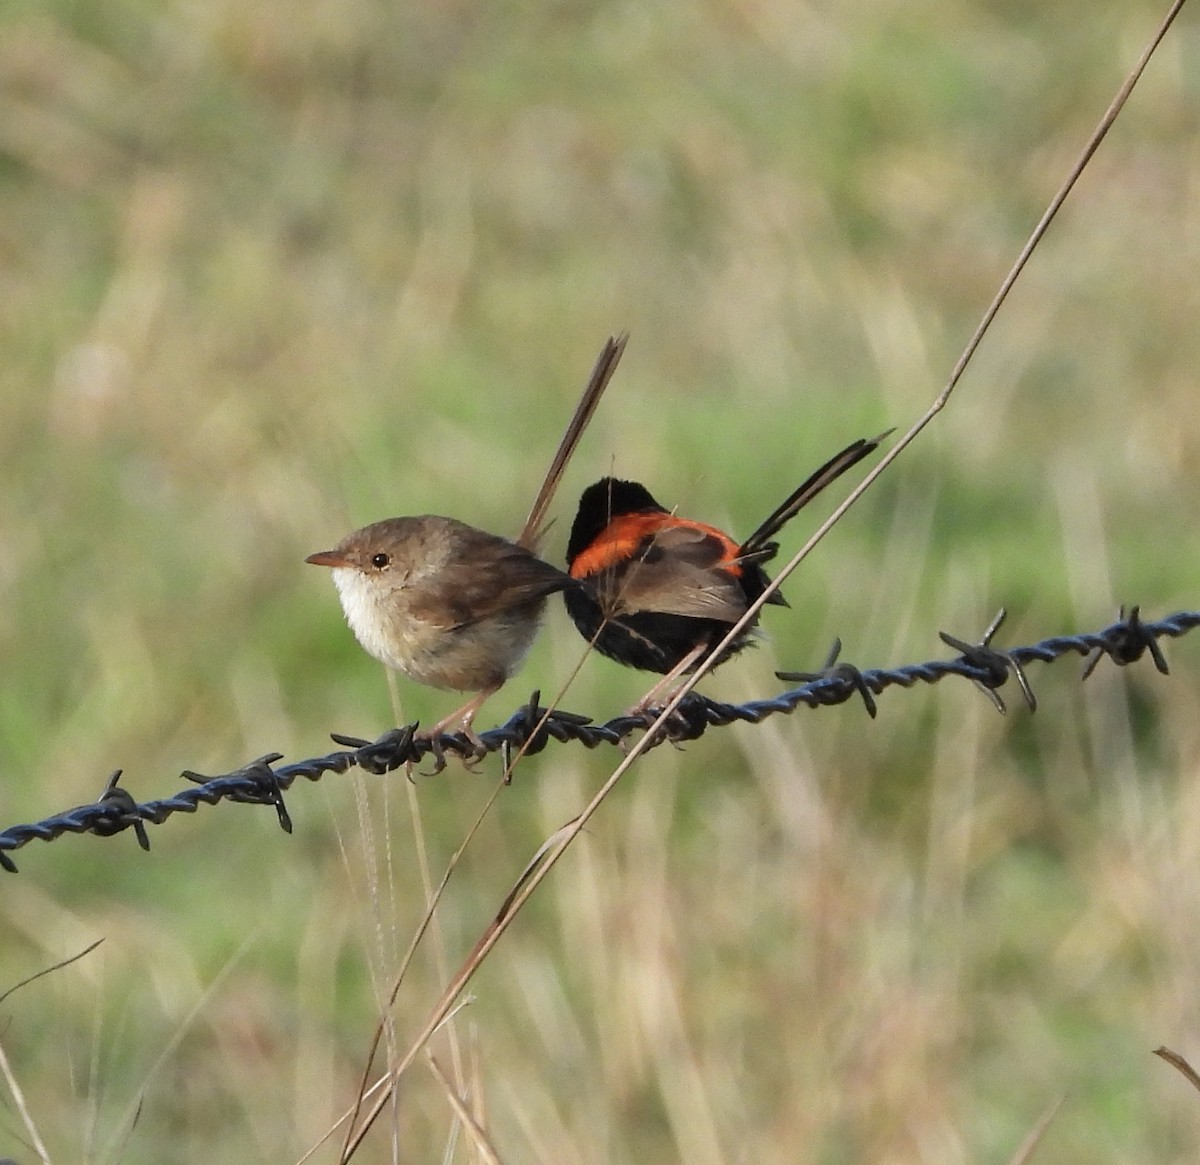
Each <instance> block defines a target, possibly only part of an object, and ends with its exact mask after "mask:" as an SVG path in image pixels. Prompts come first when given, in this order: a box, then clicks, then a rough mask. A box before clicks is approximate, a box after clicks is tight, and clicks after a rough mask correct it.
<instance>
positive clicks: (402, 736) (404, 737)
mask: <svg viewBox="0 0 1200 1165" xmlns="http://www.w3.org/2000/svg"><path fill="white" fill-rule="evenodd" d="M1003 615H1004V612H1003V611H1001V613H1000V615H999V616H998V617H997V618H996V619H995V620H993V622H992V625H991V626H990V627H989V628H988V629H987V631H986V632H985V634H984V636H983V638H982V640H981V641H980V642H979V643H977V644H971V643H965V642H963V641H962V640H959V639H956V638H955V637H954V636H951V635H948V634H946V633H945V632H941V633H940V635H941V638H942V640H943V642H945V643H947V644H949V645H950V646H951V647H953V648H954V649H955V650H956V651H959V652H961V654H960V655H959V656H958V658H956V659H944V660H932V661H929V662H926V663H916V664H907V665H905V666H903V667H898V668H891V669H880V668H874V669H871V670H868V671H860V670H859V669H858V668H856V667H854V666H853V665H852V664H848V663H841V664H839V663H838V662H837V657H838V655H839V654H840V653H841V642H840V641H838V642H835V644H834V650H833V651H831V652H830V654H829V656H828V658H827V660H826V664H825V667H824V668H823V669H822V670H821V671H820V672H813V673H809V672H781V673H779V675H780V678H781V679H783V680H785V682H789V683H795V682H797V681H799V686H798V687H794V688H789V689H788V690H787V691H784V692H780V693H779V694H778V695H776V696H772V697H768V698H767V699H762V700H752V701H750V702H749V703H746V704H722V703H718V702H717V701H715V700H711V699H709V698H708V697H706V696H702V695H700V694H699V693H697V692H691V693H689V695H688V696H687V697H686V699H685V700H684V701H683V702H682V703H681V704H680V705H679V707H678V708H677V709H676V713H677V714H676V715H675V716H673V717H671V719H670V720H669V721H668V722H667V723H666V724H664V725H663V726H662V727H661V728H660V729H659V730H658V732H657V733H656V739H654V740H653V741H652V742H651V744H652V745H658V744H662V743H666V742H670V743H672V744H680V743H683V742H684V741H688V740H695V739H696V738H697V737H699V736H702V735H703V734H704V733H705V732H706V731H707V730H708V729H710V728H720V727H724V726H725V725H727V724H732V723H734V722H739V721H740V722H744V723H751V724H757V723H758V722H759V721H760V720H763V719H764V718H765V717H767V716H772V715H777V714H780V713H784V714H787V713H790V712H794V711H795V710H796V708H798V707H799V706H800V705H801V704H804V705H806V706H807V707H810V708H819V707H825V706H827V705H831V704H843V703H845V702H846V701H847V700H851V699H853V698H854V697H855V696H858V697H859V698H861V699H862V700H863V701H864V703H865V704H866V706H867V711H868V713H873V710H874V709H875V697H876V696H877V695H879V694H880V693H882V692H883V691H884V690H885V689H886V688H890V687H895V686H899V687H903V688H911V687H913V686H914V685H916V684H918V683H923V684H935V683H938V682H940V681H941V680H943V679H945V678H946V677H947V676H959V677H961V678H963V679H968V680H971V681H972V682H974V683H976V684H978V685H980V686H981V687H982V688H984V690H985V691H987V692H988V693H989V696H991V697H992V698H994V700H995V701H997V702H998V706H999V707H1000V708H1001V710H1003V703H1002V702H999V696H998V693H997V691H996V689H997V688H999V687H1002V686H1003V685H1004V684H1005V683H1006V682H1007V681H1008V679H1009V677H1010V676H1016V679H1017V683H1018V685H1019V686H1020V688H1021V692H1022V694H1023V695H1024V697H1025V701H1026V703H1027V704H1028V706H1029V709H1030V711H1033V710H1035V709H1036V707H1037V703H1036V700H1035V699H1034V696H1033V692H1032V690H1031V689H1030V687H1029V683H1028V681H1027V680H1026V678H1025V671H1024V668H1025V665H1026V664H1029V663H1031V662H1033V661H1034V660H1038V661H1040V662H1042V663H1051V662H1053V661H1054V660H1056V659H1059V658H1061V657H1062V656H1064V655H1069V654H1071V653H1075V654H1077V655H1080V656H1084V657H1086V658H1087V660H1088V665H1087V666H1086V667H1085V675H1090V674H1091V672H1092V670H1094V668H1095V666H1096V662H1097V661H1098V660H1099V659H1100V657H1101V656H1105V655H1107V656H1108V657H1109V658H1110V659H1112V661H1113V662H1114V663H1115V664H1117V665H1118V666H1119V667H1126V666H1127V665H1129V664H1131V663H1134V662H1136V661H1137V660H1139V659H1141V657H1142V656H1143V655H1145V654H1146V653H1147V652H1148V653H1149V654H1150V656H1151V658H1152V659H1153V661H1154V665H1155V667H1156V668H1157V670H1158V671H1159V672H1160V673H1162V674H1163V675H1168V674H1169V672H1168V670H1167V662H1166V659H1165V657H1164V656H1163V653H1162V647H1161V644H1160V643H1159V640H1160V639H1162V638H1164V637H1165V638H1172V639H1175V638H1179V637H1180V636H1182V635H1186V634H1187V633H1188V632H1189V631H1192V630H1194V629H1195V628H1196V627H1200V611H1179V612H1177V613H1176V614H1174V615H1168V616H1167V617H1166V618H1164V619H1160V620H1159V621H1158V622H1155V623H1145V622H1143V621H1142V619H1141V614H1140V611H1139V608H1138V607H1130V608H1129V610H1128V613H1126V610H1125V608H1122V609H1121V613H1120V617H1119V619H1118V621H1117V622H1116V623H1114V624H1113V625H1112V626H1111V627H1107V628H1105V629H1104V630H1103V631H1098V632H1092V633H1089V634H1083V635H1062V636H1057V637H1055V638H1051V639H1044V640H1042V641H1041V642H1040V643H1035V644H1031V645H1029V646H1026V647H1014V648H1010V649H1009V650H1008V651H997V650H996V649H995V648H993V647H991V646H990V642H991V639H992V637H993V636H994V635H995V633H996V632H997V631H998V630H999V627H1000V624H1001V622H1002V621H1003ZM540 698H541V693H540V692H534V693H533V695H532V697H531V698H530V701H529V703H528V704H526V705H524V706H523V707H521V708H518V709H517V710H516V712H514V713H513V715H512V716H511V717H510V718H509V719H508V720H507V721H506V722H505V723H504V724H502V725H500V726H499V727H498V728H493V729H491V730H489V731H487V732H484V733H482V734H481V735H480V737H479V740H478V743H477V744H476V743H475V742H471V741H469V740H467V739H466V738H465V737H464V736H462V734H460V733H451V734H447V735H442V736H440V737H438V738H436V740H433V741H431V740H430V739H429V738H428V737H422V736H418V735H417V732H416V730H417V725H416V724H408V725H405V726H403V727H401V728H392V729H389V730H388V731H387V732H385V733H383V735H382V736H380V737H378V738H377V739H376V740H366V739H363V738H361V737H357V736H346V735H343V734H341V733H333V734H332V739H333V741H334V743H335V744H338V745H340V746H341V749H340V750H339V751H337V752H333V753H330V754H328V755H327V756H320V757H314V758H312V759H309V760H303V761H298V762H296V763H294V764H289V765H278V762H279V761H281V760H282V759H283V756H282V754H281V753H277V752H273V753H267V754H266V755H265V756H261V757H259V758H258V759H256V760H253V761H251V762H250V763H249V764H247V765H245V766H243V767H242V768H240V769H237V770H235V771H234V772H230V773H225V774H222V775H219V776H213V777H206V776H203V775H202V774H200V773H194V772H190V771H189V772H185V773H183V777H184V778H185V779H186V780H189V781H191V782H193V784H192V786H190V787H185V788H183V789H181V790H180V791H179V792H178V793H176V794H175V795H174V796H173V797H167V798H165V799H163V800H159V801H147V802H145V803H143V804H137V803H136V802H135V801H134V799H133V796H132V795H131V794H130V793H129V792H128V791H127V790H126V789H123V788H121V787H120V785H119V784H118V782H119V780H120V777H121V772H120V770H118V771H117V772H115V773H113V774H112V776H111V777H109V779H108V781H107V782H106V784H105V787H104V791H103V792H102V793H101V795H100V797H99V799H98V800H96V801H94V802H92V803H91V804H88V805H79V806H76V807H75V808H73V809H68V810H66V811H64V812H62V813H58V814H55V815H54V816H52V817H47V818H45V819H44V820H42V821H39V822H35V823H33V824H29V825H14V826H10V827H9V828H8V829H5V830H0V869H3V870H6V871H7V872H9V873H14V874H15V873H16V872H17V867H16V863H15V862H14V861H13V860H12V858H11V857H10V856H9V854H10V852H11V851H13V850H16V849H20V848H21V846H23V845H25V844H26V843H28V842H30V841H33V840H34V839H40V840H42V841H54V840H56V839H57V838H59V837H62V836H63V835H64V834H67V833H93V834H95V835H96V836H98V837H111V836H112V835H113V834H116V833H120V832H122V831H123V830H125V829H133V831H134V833H135V835H136V836H137V839H138V843H139V845H141V847H142V848H143V849H149V845H150V842H149V838H148V837H147V836H146V825H148V824H152V825H161V824H162V823H163V822H164V821H166V820H167V818H168V817H171V816H172V815H173V814H175V813H195V812H196V810H197V809H198V808H199V806H200V805H201V804H208V805H215V804H217V803H218V802H220V801H236V802H243V803H245V804H250V805H273V806H274V807H275V812H276V814H277V815H278V817H279V824H280V826H281V827H282V828H283V829H284V830H285V831H287V832H289V833H290V832H291V831H292V822H291V817H290V816H289V814H288V812H287V808H286V806H285V805H284V800H283V794H284V793H285V792H286V791H287V790H288V789H290V788H291V786H292V785H293V784H295V782H296V781H297V780H298V779H300V778H301V777H303V778H305V779H306V780H310V781H319V780H320V779H321V778H322V777H323V776H324V775H325V774H326V773H345V772H347V771H348V770H350V769H351V768H359V769H362V771H363V772H365V773H369V774H371V775H372V776H383V775H385V774H387V773H390V772H394V771H395V770H396V769H400V768H404V769H407V770H408V771H409V772H410V773H411V772H412V771H413V768H414V766H415V765H417V764H419V763H420V762H421V761H422V760H423V759H424V758H425V757H426V756H427V755H429V754H430V753H433V754H434V755H435V756H436V753H437V750H438V749H441V750H442V751H443V752H448V753H453V754H454V755H457V756H459V757H460V758H466V759H470V758H475V757H477V756H478V755H479V749H480V748H482V751H483V755H485V756H486V755H488V754H490V753H493V752H501V751H503V750H518V751H519V750H520V749H521V748H525V751H526V753H529V752H538V751H541V750H542V749H544V748H545V747H546V746H547V745H548V744H549V742H550V741H551V740H555V741H557V742H559V743H560V744H565V743H567V742H573V743H576V744H581V745H583V746H584V747H585V748H598V747H600V746H601V745H603V744H608V745H617V746H619V745H621V743H622V742H623V741H624V740H626V739H627V738H628V737H629V736H631V735H632V734H633V733H635V732H639V731H644V730H645V728H646V725H647V720H646V718H645V717H643V716H618V717H616V718H614V719H612V720H609V721H608V722H607V723H605V724H597V723H595V722H594V721H593V720H592V718H591V717H589V716H582V715H579V714H577V713H574V712H565V711H562V710H558V709H556V710H555V711H554V712H552V713H550V715H549V716H546V710H545V709H544V708H542V707H541V704H540ZM651 715H652V713H651ZM543 721H544V722H543Z"/></svg>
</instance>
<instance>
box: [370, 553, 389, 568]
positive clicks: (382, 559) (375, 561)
mask: <svg viewBox="0 0 1200 1165" xmlns="http://www.w3.org/2000/svg"><path fill="white" fill-rule="evenodd" d="M391 563H392V556H391V555H390V554H384V553H382V552H380V553H379V554H372V555H371V565H372V566H373V567H375V569H376V570H382V569H383V568H384V567H385V566H390V565H391Z"/></svg>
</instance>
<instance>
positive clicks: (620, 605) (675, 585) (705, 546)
mask: <svg viewBox="0 0 1200 1165" xmlns="http://www.w3.org/2000/svg"><path fill="white" fill-rule="evenodd" d="M726 552H727V547H726V546H724V545H723V544H722V543H721V542H720V541H719V540H718V539H717V538H715V537H713V536H712V535H711V534H707V533H705V532H704V531H703V530H702V529H698V528H696V527H694V526H686V525H679V526H667V527H665V528H663V529H661V530H659V531H658V532H656V533H655V534H654V536H653V537H651V538H647V539H646V543H645V545H644V547H642V548H640V549H639V551H638V553H637V554H635V555H633V556H631V558H630V559H629V561H628V563H626V564H623V565H622V566H621V567H620V568H619V569H617V570H614V571H610V572H608V574H609V577H608V578H607V579H606V580H605V581H604V583H603V584H602V587H601V589H602V591H603V595H602V599H601V605H602V606H603V607H604V608H605V609H606V611H607V612H608V613H609V614H611V615H614V616H616V615H632V614H635V613H637V612H640V611H646V612H659V613H661V614H664V615H688V616H691V617H693V618H703V619H722V620H725V621H727V622H730V623H733V622H736V621H737V620H738V619H740V618H741V617H742V614H743V613H744V612H745V610H746V597H745V595H744V594H743V593H742V589H741V587H740V586H739V585H738V581H737V578H736V577H735V576H734V575H732V574H731V573H730V572H729V571H728V570H725V569H722V568H721V567H720V566H719V564H720V563H721V561H722V559H723V558H724V556H725V554H726Z"/></svg>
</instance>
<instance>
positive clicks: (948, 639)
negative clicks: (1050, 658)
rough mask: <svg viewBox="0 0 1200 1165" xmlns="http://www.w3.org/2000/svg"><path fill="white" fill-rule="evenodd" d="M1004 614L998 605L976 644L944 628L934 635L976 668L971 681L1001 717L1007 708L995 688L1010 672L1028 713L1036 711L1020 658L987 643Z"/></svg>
mask: <svg viewBox="0 0 1200 1165" xmlns="http://www.w3.org/2000/svg"><path fill="white" fill-rule="evenodd" d="M1007 617H1008V611H1007V609H1006V608H1004V607H1001V608H1000V610H999V611H998V612H997V613H996V617H995V618H994V619H993V620H992V621H991V623H990V624H989V626H988V629H987V630H986V631H985V632H984V633H983V638H982V639H981V640H980V641H979V642H978V643H964V642H963V641H962V640H961V639H956V638H955V637H954V636H953V635H947V634H946V632H945V631H939V632H938V636H939V638H940V639H941V641H942V642H943V643H944V644H946V646H947V647H953V648H954V650H955V651H961V652H962V658H963V660H965V661H966V663H967V664H969V665H970V666H971V667H973V668H975V669H977V671H978V672H979V674H978V675H975V676H972V677H971V678H972V679H973V680H974V681H975V684H976V686H977V687H978V688H979V690H980V691H981V692H983V694H984V695H985V696H987V698H988V699H989V700H991V702H992V704H993V706H994V707H995V709H996V711H997V712H999V713H1000V715H1001V716H1003V715H1004V714H1005V712H1007V711H1008V709H1007V708H1005V706H1004V700H1003V699H1002V697H1001V696H1000V693H999V692H998V691H996V689H997V688H1000V687H1003V686H1004V685H1005V684H1006V683H1008V677H1009V676H1010V675H1014V676H1016V677H1017V684H1018V686H1019V687H1020V689H1021V695H1022V696H1024V697H1025V703H1026V704H1027V705H1028V707H1029V710H1030V712H1036V711H1037V697H1036V696H1035V695H1034V694H1033V689H1032V688H1031V687H1030V686H1029V681H1028V680H1027V679H1026V678H1025V669H1024V668H1023V667H1022V666H1021V663H1020V661H1019V660H1018V659H1017V658H1016V657H1015V656H1014V655H1013V653H1012V652H1010V651H997V650H996V649H995V648H994V647H992V646H991V642H992V636H993V635H995V634H996V632H997V631H999V630H1000V628H1001V627H1002V626H1003V625H1004V620H1005V619H1006V618H1007Z"/></svg>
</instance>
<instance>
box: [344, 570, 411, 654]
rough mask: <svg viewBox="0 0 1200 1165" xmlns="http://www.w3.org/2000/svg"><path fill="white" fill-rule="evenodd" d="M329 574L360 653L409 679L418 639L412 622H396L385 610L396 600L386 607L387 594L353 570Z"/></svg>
mask: <svg viewBox="0 0 1200 1165" xmlns="http://www.w3.org/2000/svg"><path fill="white" fill-rule="evenodd" d="M331 573H332V575H333V585H334V586H335V587H337V592H338V598H339V599H341V602H342V611H343V612H344V613H345V615H346V622H347V623H349V624H350V630H351V631H353V632H354V637H355V638H356V639H357V640H358V642H359V643H360V644H362V647H363V650H364V651H366V652H367V654H368V655H373V656H374V657H375V658H376V659H377V660H379V662H380V663H382V664H384V665H386V666H387V667H390V668H392V670H393V671H398V672H402V673H403V674H405V675H410V674H411V668H410V662H411V660H412V655H413V649H414V648H418V647H420V645H421V637H420V636H419V634H418V628H417V627H416V625H415V622H414V620H412V619H405V618H400V619H397V618H396V612H395V611H394V610H391V611H389V610H388V607H389V605H392V606H394V605H395V604H396V602H397V597H396V596H395V595H392V596H391V604H389V601H388V600H389V596H388V595H387V593H385V592H384V591H382V590H381V588H380V587H379V586H378V585H376V584H375V583H374V582H373V581H372V580H370V579H369V578H367V577H366V575H364V574H363V572H362V571H361V570H356V569H354V568H353V567H348V566H339V567H334V569H333V570H332V571H331ZM406 648H407V650H406Z"/></svg>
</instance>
